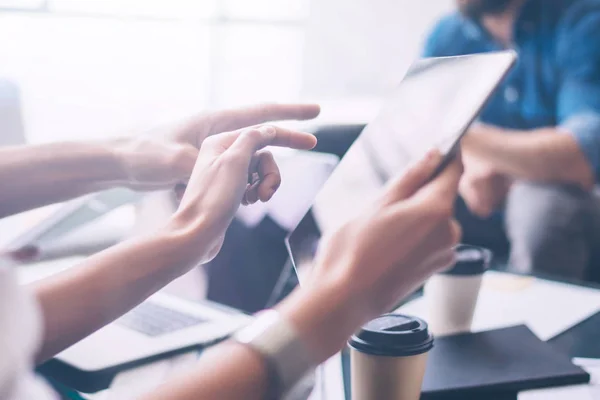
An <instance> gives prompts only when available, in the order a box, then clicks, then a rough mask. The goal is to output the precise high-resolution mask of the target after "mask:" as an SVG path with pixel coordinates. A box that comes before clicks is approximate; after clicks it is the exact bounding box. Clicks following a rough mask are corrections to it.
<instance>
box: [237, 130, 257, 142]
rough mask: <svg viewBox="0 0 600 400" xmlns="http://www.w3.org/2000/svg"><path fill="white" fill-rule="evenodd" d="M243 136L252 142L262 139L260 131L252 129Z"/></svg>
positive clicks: (243, 133)
mask: <svg viewBox="0 0 600 400" xmlns="http://www.w3.org/2000/svg"><path fill="white" fill-rule="evenodd" d="M241 136H243V137H246V138H248V139H250V140H252V141H257V140H260V139H261V138H262V133H261V132H260V130H259V129H256V128H252V129H247V130H245V131H244V132H242V135H241Z"/></svg>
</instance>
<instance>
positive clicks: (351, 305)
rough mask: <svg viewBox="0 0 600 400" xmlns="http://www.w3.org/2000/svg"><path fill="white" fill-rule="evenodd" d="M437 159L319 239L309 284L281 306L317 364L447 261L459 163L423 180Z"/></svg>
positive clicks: (454, 238)
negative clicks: (367, 208) (310, 350)
mask: <svg viewBox="0 0 600 400" xmlns="http://www.w3.org/2000/svg"><path fill="white" fill-rule="evenodd" d="M441 160H442V158H441V156H440V154H439V153H432V155H430V156H428V157H427V158H426V159H424V160H423V161H421V162H419V163H418V164H417V165H416V166H415V167H414V168H412V169H410V170H409V171H408V172H407V173H406V174H404V176H403V177H402V178H400V179H397V180H396V181H394V182H392V183H391V184H390V185H389V187H388V188H387V190H386V191H385V192H384V193H383V195H382V196H381V198H380V199H379V200H378V201H377V202H376V203H375V204H374V206H373V207H371V208H370V209H369V211H367V212H366V213H364V214H363V215H361V216H359V217H358V218H356V219H354V220H351V221H350V222H348V223H346V224H345V225H343V226H342V227H341V228H340V229H339V230H337V231H336V232H333V233H332V234H330V235H328V236H327V237H325V238H324V239H323V242H322V243H321V246H320V249H319V252H318V256H317V259H316V261H315V263H316V265H315V269H314V272H313V273H312V274H311V276H310V278H309V283H308V284H307V285H306V286H304V287H303V288H301V289H300V290H298V291H297V292H296V293H295V294H294V295H293V296H292V297H291V298H290V299H289V300H288V301H286V302H285V303H284V304H283V305H282V306H281V311H282V312H283V313H284V314H287V316H288V318H290V319H291V320H292V321H293V322H294V323H295V325H296V327H297V328H298V329H299V331H300V332H301V334H302V336H303V338H304V339H305V340H306V342H307V344H308V346H309V347H310V348H311V349H312V350H313V351H314V352H315V358H316V361H322V360H323V357H325V358H326V357H327V356H330V355H332V354H333V353H334V352H335V351H338V350H339V349H341V348H342V346H343V345H344V343H345V341H346V340H347V338H348V337H349V336H350V335H351V334H352V333H353V332H355V331H356V329H358V328H359V327H360V326H361V325H362V324H364V323H366V322H367V321H368V320H370V319H371V318H374V317H376V316H377V315H380V314H381V313H384V312H387V311H389V309H390V307H392V306H393V305H395V304H397V302H398V300H399V299H401V298H402V297H404V296H407V295H408V294H410V293H411V292H412V291H413V290H414V289H415V288H417V287H418V286H419V285H420V284H421V283H422V282H423V281H425V280H426V279H427V278H428V277H429V276H430V275H432V274H433V273H435V272H437V271H439V270H441V269H444V268H447V267H449V266H451V265H452V264H453V261H454V252H453V247H454V246H455V245H456V244H457V243H458V241H459V238H460V234H461V231H460V226H459V225H458V224H457V222H456V221H454V219H453V218H452V215H453V210H454V202H455V200H456V196H457V192H458V182H459V180H460V177H461V174H462V164H461V162H460V160H459V159H457V160H456V161H454V162H453V163H451V164H450V165H449V166H448V167H447V168H446V169H445V170H444V171H443V172H442V173H441V174H440V175H439V176H438V177H436V178H435V179H434V180H432V181H429V179H430V177H431V176H432V174H433V173H434V171H435V169H436V167H437V166H438V165H439V164H440V162H441Z"/></svg>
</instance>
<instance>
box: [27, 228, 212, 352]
mask: <svg viewBox="0 0 600 400" xmlns="http://www.w3.org/2000/svg"><path fill="white" fill-rule="evenodd" d="M188 238H189V236H187V235H185V234H184V233H183V232H181V231H179V230H178V229H177V228H170V227H168V228H166V229H163V230H162V231H160V232H159V233H157V234H154V235H151V236H148V237H145V238H141V239H138V240H135V241H131V242H125V243H122V244H119V245H117V246H115V247H113V248H111V249H109V250H106V251H104V252H102V253H99V254H97V255H95V256H93V257H91V258H89V259H88V260H86V261H85V262H84V263H83V264H82V265H80V266H78V267H76V268H74V269H73V270H70V271H66V272H65V273H62V274H58V275H57V276H55V277H52V278H49V279H46V280H43V281H41V282H39V283H35V284H33V290H34V292H35V295H36V297H37V299H38V302H39V303H40V306H41V309H42V315H43V316H44V318H43V319H44V341H43V344H42V347H41V348H40V350H39V352H38V354H37V355H36V360H37V362H38V363H39V362H43V361H45V360H47V359H48V358H50V357H52V356H54V355H55V354H57V353H59V352H60V351H62V350H64V349H65V348H67V347H69V346H70V345H72V344H73V343H76V342H77V341H79V340H81V339H83V338H85V337H86V336H88V335H90V334H91V333H93V332H94V331H96V330H98V329H99V328H101V327H103V326H104V325H106V324H108V323H109V322H111V321H113V320H114V319H116V318H118V317H119V316H121V315H122V314H124V313H125V312H127V311H129V310H130V309H131V308H133V307H135V306H136V305H138V304H139V303H140V302H142V301H143V300H144V299H146V298H147V297H148V296H150V295H151V294H153V293H154V292H156V291H157V290H159V289H160V288H162V287H163V286H165V285H166V284H167V283H169V282H171V281H172V280H173V279H175V278H176V277H178V276H180V275H182V274H184V273H185V272H187V271H189V270H190V269H191V268H192V267H193V266H194V265H196V262H197V254H200V253H201V252H202V251H201V248H202V243H203V242H204V241H203V239H201V238H199V237H195V239H194V240H195V243H194V246H195V247H190V243H189V240H188ZM196 246H197V247H196ZM190 249H196V250H197V251H198V253H196V252H194V251H190Z"/></svg>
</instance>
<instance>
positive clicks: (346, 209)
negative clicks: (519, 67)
mask: <svg viewBox="0 0 600 400" xmlns="http://www.w3.org/2000/svg"><path fill="white" fill-rule="evenodd" d="M515 60H516V53H515V52H514V51H501V52H493V53H484V54H475V55H467V56H458V57H441V58H425V59H421V60H419V61H417V62H415V63H414V64H413V65H412V66H411V67H410V69H409V70H408V72H407V74H406V76H405V77H404V79H403V80H402V82H401V83H400V84H399V85H398V87H397V88H396V89H395V90H394V91H393V93H392V94H391V96H390V98H389V100H388V101H387V102H386V103H385V105H384V106H383V108H382V109H381V110H380V112H379V114H378V116H377V117H376V118H375V119H374V120H373V121H372V122H371V123H369V124H368V125H367V127H366V128H365V129H364V130H363V132H362V133H361V134H360V136H359V137H358V138H357V139H356V141H355V142H354V144H353V145H352V146H351V147H350V149H349V150H348V152H347V153H346V155H345V156H344V157H343V158H342V160H341V161H340V163H339V164H338V166H337V168H336V169H335V171H334V172H333V174H332V175H331V176H330V177H329V179H328V180H327V182H326V183H325V185H324V186H323V187H322V188H321V190H320V191H319V193H318V194H317V196H316V197H315V200H314V202H313V204H312V206H311V208H310V210H309V211H308V212H307V214H306V215H305V216H304V217H303V218H302V220H301V221H300V223H299V224H298V225H297V226H296V228H295V229H294V230H293V231H292V233H291V234H290V235H289V236H288V237H287V239H286V245H287V247H288V251H289V253H290V257H291V259H292V263H293V265H294V267H295V268H296V271H297V273H298V278H299V281H300V283H302V281H303V280H304V278H303V277H304V275H305V274H307V273H308V272H309V271H310V268H309V267H310V266H311V265H312V262H313V256H314V255H315V253H316V249H317V246H318V243H319V240H320V238H321V236H322V234H323V233H325V232H327V231H330V230H333V229H335V228H336V227H338V226H340V225H341V224H343V223H345V222H347V221H348V220H349V219H351V218H353V217H355V216H357V215H358V214H360V213H361V212H362V211H363V210H364V209H365V207H368V206H369V204H371V203H372V202H373V201H374V199H375V198H376V197H377V195H378V194H379V193H380V191H381V189H382V187H383V186H384V185H385V183H386V182H387V181H388V179H390V178H391V177H395V176H398V175H399V174H402V173H403V171H405V170H406V169H407V168H408V167H409V166H410V165H411V164H413V163H414V162H416V161H417V160H419V159H421V158H422V157H424V156H425V154H426V153H427V152H428V151H430V150H432V149H435V148H437V149H438V150H439V151H440V152H441V153H442V154H443V155H444V162H442V165H441V167H443V166H444V165H445V164H446V163H447V162H448V160H450V159H451V158H452V155H453V153H454V150H455V149H456V147H457V144H458V142H459V141H460V138H461V137H462V136H463V134H464V133H465V132H466V131H467V129H468V128H469V126H470V125H471V123H472V122H473V121H474V120H475V118H477V116H478V114H479V112H480V111H481V109H482V108H483V106H484V105H485V103H486V101H487V100H488V99H489V97H490V95H491V94H492V93H493V92H494V91H495V90H496V89H497V87H498V86H499V84H500V83H501V82H502V80H503V79H504V77H505V76H506V75H507V73H508V72H509V71H510V69H511V67H512V66H513V65H514V63H515Z"/></svg>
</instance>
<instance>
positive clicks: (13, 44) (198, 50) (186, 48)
mask: <svg viewBox="0 0 600 400" xmlns="http://www.w3.org/2000/svg"><path fill="white" fill-rule="evenodd" d="M308 8H309V0H252V1H248V0H200V1H198V0H43V1H42V0H0V38H2V39H0V79H8V80H10V81H12V82H14V83H16V84H17V85H18V87H19V90H20V91H21V99H22V107H23V115H24V120H25V129H26V135H27V138H28V139H29V141H31V142H36V143H39V142H47V141H54V140H61V139H90V138H101V137H106V136H107V135H115V134H122V133H123V132H132V131H137V130H140V129H144V128H147V127H148V125H149V124H154V123H159V122H162V121H163V120H170V119H173V118H176V117H178V116H180V115H185V114H189V113H191V112H194V111H198V110H203V109H207V108H221V107H228V106H234V105H239V104H247V103H256V102H262V101H275V100H276V101H293V100H296V99H297V97H298V96H299V93H300V86H301V75H302V71H301V68H302V52H303V43H304V33H305V32H304V28H305V21H306V18H307V16H308ZM149 116H150V117H149Z"/></svg>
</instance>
